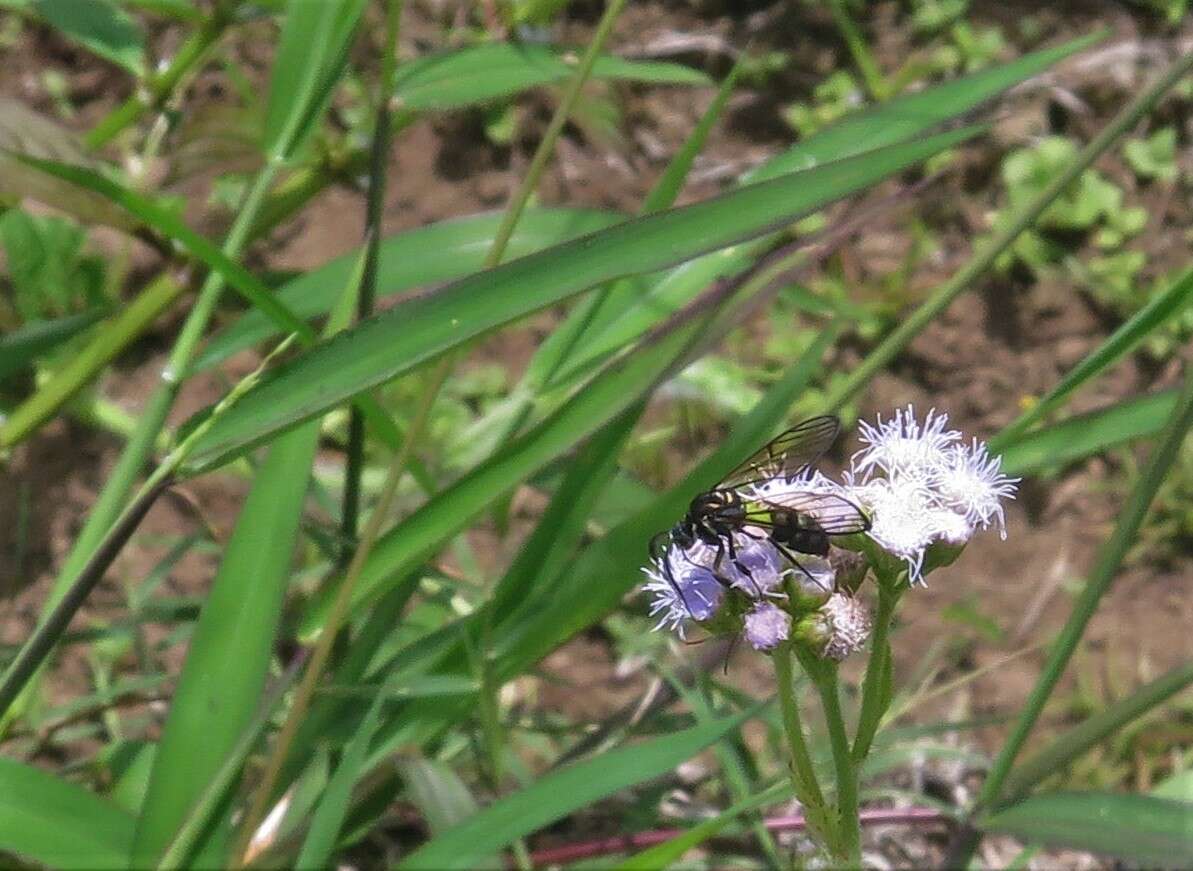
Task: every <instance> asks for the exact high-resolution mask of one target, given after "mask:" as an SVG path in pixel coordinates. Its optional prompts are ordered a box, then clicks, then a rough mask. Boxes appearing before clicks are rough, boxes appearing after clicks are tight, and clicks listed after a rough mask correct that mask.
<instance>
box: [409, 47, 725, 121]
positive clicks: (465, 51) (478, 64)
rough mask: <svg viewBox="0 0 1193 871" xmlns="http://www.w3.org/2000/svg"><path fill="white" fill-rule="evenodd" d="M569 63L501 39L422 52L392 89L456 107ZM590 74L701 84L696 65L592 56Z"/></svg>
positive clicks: (545, 76) (509, 90) (505, 93)
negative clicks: (593, 60) (438, 51)
mask: <svg viewBox="0 0 1193 871" xmlns="http://www.w3.org/2000/svg"><path fill="white" fill-rule="evenodd" d="M573 69H574V67H573V64H571V63H569V62H568V61H567V60H566V55H562V54H560V53H558V52H555V51H553V50H551V49H550V48H547V47H546V46H542V45H528V44H517V45H515V44H513V43H507V42H501V43H489V44H486V45H476V46H469V47H467V48H462V49H456V50H454V51H448V52H442V53H440V54H433V55H428V56H426V57H421V58H418V59H417V60H413V61H409V62H407V63H404V64H402V66H401V67H399V68H398V73H397V77H396V79H395V88H394V93H395V94H396V96H397V97H398V99H399V100H401V103H402V105H403V106H405V107H406V108H410V109H416V110H441V109H456V108H460V107H462V106H471V105H474V104H477V103H484V102H488V101H490V100H497V99H501V98H503V97H511V96H513V95H515V94H517V93H519V92H521V91H524V90H526V89H527V88H533V87H536V86H539V85H548V84H552V83H554V82H560V81H563V80H565V79H567V78H568V76H570V75H571V74H572V72H573ZM592 77H593V78H595V79H601V78H606V79H625V80H629V81H639V82H649V83H653V84H690V85H707V84H708V83H709V79H708V76H706V75H704V73H702V72H700V71H699V70H694V69H692V68H690V67H685V66H680V65H679V64H673V63H658V62H649V61H626V60H622V59H620V58H615V57H601V58H598V59H597V61H596V64H595V65H594V66H593V70H592Z"/></svg>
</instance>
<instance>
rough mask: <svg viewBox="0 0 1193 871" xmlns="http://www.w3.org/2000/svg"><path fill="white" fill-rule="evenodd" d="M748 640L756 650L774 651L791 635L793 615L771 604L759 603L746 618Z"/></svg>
mask: <svg viewBox="0 0 1193 871" xmlns="http://www.w3.org/2000/svg"><path fill="white" fill-rule="evenodd" d="M745 626H746V640H747V641H749V642H750V646H752V647H753V648H754V649H755V650H774V649H775V648H776V647H778V646H779V645H780V644H781V643H783V642H784V641H786V640H787V639H788V638H789V637H790V635H791V615H789V614H788V613H787V612H786V611H784V610H782V609H781V608H778V607H776V606H775V605H772V604H771V603H770V602H759V603H758V604H756V605H755V606H754V607H753V609H752V610H750V611H749V612H748V613H747V614H746V617H745Z"/></svg>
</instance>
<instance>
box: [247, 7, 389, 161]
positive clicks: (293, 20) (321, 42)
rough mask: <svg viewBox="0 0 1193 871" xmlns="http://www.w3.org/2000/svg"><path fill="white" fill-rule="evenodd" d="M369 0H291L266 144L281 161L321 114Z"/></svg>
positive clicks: (267, 112)
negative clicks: (366, 1)
mask: <svg viewBox="0 0 1193 871" xmlns="http://www.w3.org/2000/svg"><path fill="white" fill-rule="evenodd" d="M364 6H365V0H290V3H288V4H287V6H286V21H285V24H284V25H283V27H282V35H281V40H280V41H279V43H278V50H277V55H276V57H275V58H274V62H273V70H272V73H271V76H270V84H269V101H268V103H267V105H266V110H265V134H264V140H263V147H264V150H265V152H266V153H267V154H269V155H271V156H272V157H273V158H274V159H277V160H283V159H285V158H287V157H288V156H289V155H290V154H292V153H293V152H295V151H297V150H298V149H299V148H301V147H302V144H303V142H304V141H305V140H306V139H307V138H308V137H309V136H310V134H311V132H312V131H313V130H314V128H315V125H316V122H317V121H318V119H319V118H321V117H322V116H323V112H324V111H325V109H326V108H327V104H328V103H329V102H330V100H331V94H332V89H333V87H334V85H335V83H336V81H337V80H338V79H339V77H340V74H341V73H342V72H343V69H344V65H345V63H346V62H347V58H348V48H349V45H348V43H349V41H350V39H351V38H352V34H353V32H355V30H356V25H357V22H358V21H359V20H360V15H361V12H362V11H363V10H364Z"/></svg>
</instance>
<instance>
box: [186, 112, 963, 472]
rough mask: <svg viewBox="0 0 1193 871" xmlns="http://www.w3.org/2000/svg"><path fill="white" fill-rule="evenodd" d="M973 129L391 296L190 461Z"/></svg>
mask: <svg viewBox="0 0 1193 871" xmlns="http://www.w3.org/2000/svg"><path fill="white" fill-rule="evenodd" d="M976 132H977V131H976V130H975V129H972V128H966V129H963V130H960V131H956V132H953V133H946V134H941V135H939V136H933V137H930V138H927V139H924V140H922V141H920V142H914V143H908V144H902V145H895V146H891V147H890V148H886V149H882V150H879V151H873V152H869V153H867V154H865V155H862V156H860V157H856V158H852V159H849V160H843V161H839V162H836V163H829V164H825V165H824V166H821V167H817V168H816V169H813V170H809V171H807V172H800V173H793V174H791V175H788V176H781V177H780V178H777V179H775V180H773V181H770V182H765V183H762V184H759V185H752V186H750V187H746V188H742V189H740V190H737V191H733V192H731V193H729V194H725V195H723V196H720V197H716V198H713V199H710V200H706V201H704V202H701V203H696V204H694V205H690V206H685V207H683V208H678V209H673V210H671V211H667V212H661V213H658V214H655V215H651V216H648V217H644V218H639V219H636V220H633V221H627V222H625V223H623V224H619V225H617V226H615V227H612V228H610V229H608V230H604V231H602V232H599V233H595V234H592V235H590V236H585V237H582V238H580V239H577V240H575V241H574V242H569V243H565V244H563V245H558V246H555V247H553V248H550V249H548V250H546V251H542V252H539V253H538V254H532V255H530V256H527V257H523V258H521V259H520V260H515V261H513V262H511V263H507V264H504V265H502V266H499V267H497V268H495V269H491V270H488V271H486V272H482V273H478V274H476V275H473V276H470V277H469V278H465V279H462V280H461V281H457V282H455V283H454V284H451V285H449V286H448V287H446V288H443V289H442V290H440V291H439V292H437V293H434V294H431V295H428V296H423V297H419V298H416V299H412V300H409V301H407V302H405V303H402V304H400V305H397V306H395V307H393V308H391V309H389V310H388V311H385V312H382V313H381V314H378V315H375V316H374V317H372V318H370V319H368V320H365V321H362V322H361V323H359V324H358V325H357V326H356V327H354V328H353V329H351V330H348V331H347V332H345V333H343V334H341V335H340V336H338V337H336V338H333V339H331V340H329V341H327V342H324V343H321V344H319V345H318V346H316V347H314V348H311V349H309V350H307V351H305V352H303V353H302V354H300V355H298V356H297V357H296V358H295V359H293V360H292V361H290V362H289V363H287V364H284V365H282V366H280V367H278V368H277V369H276V370H274V371H273V372H272V373H270V375H268V376H267V377H266V378H265V379H264V380H263V381H262V382H261V383H260V384H259V385H257V386H256V387H255V388H254V389H253V390H250V391H249V392H248V393H247V394H246V395H245V396H244V397H243V398H242V399H241V400H240V402H238V403H237V405H236V406H235V407H234V408H232V409H231V410H230V411H229V412H228V413H227V414H225V415H223V416H221V417H220V418H219V420H217V421H215V422H214V425H213V426H212V427H211V428H210V429H209V430H208V431H207V432H206V433H205V434H204V436H203V437H202V438H201V439H200V440H199V441H198V442H197V443H196V445H195V452H194V454H192V457H191V471H192V472H197V471H200V470H203V469H209V468H212V467H214V466H217V465H219V464H220V463H223V462H226V461H228V460H230V459H232V458H234V457H235V456H238V455H240V454H242V453H243V452H244V451H246V450H248V449H249V448H251V447H252V446H254V445H256V444H259V443H261V442H263V441H265V440H267V439H269V438H270V437H272V436H273V435H275V434H276V433H278V432H280V431H283V430H285V429H287V428H289V427H292V426H296V425H297V424H299V423H301V422H302V421H303V420H307V419H309V418H311V417H314V416H316V415H318V414H321V413H323V412H325V411H327V410H328V409H330V408H333V407H335V406H336V405H339V404H341V403H343V402H344V401H345V400H346V399H348V398H350V397H352V396H354V395H355V394H357V393H360V392H361V391H364V390H368V389H370V388H372V387H376V386H378V385H380V384H384V383H385V382H387V381H389V380H391V379H393V378H395V377H396V376H398V375H400V374H402V373H404V372H407V371H409V370H410V369H412V368H413V367H415V366H417V365H418V364H420V363H423V362H425V361H427V360H429V359H431V358H433V357H435V356H437V355H439V354H441V353H443V352H444V351H447V350H450V349H452V348H454V347H457V346H459V345H461V344H463V343H465V342H468V341H471V340H472V339H474V338H476V337H477V336H479V335H481V334H483V333H485V332H487V331H489V330H492V329H494V328H496V327H499V326H501V325H503V324H506V323H508V322H510V321H512V320H515V319H517V318H520V317H524V316H525V315H528V314H530V313H532V312H534V311H538V310H539V309H541V308H544V307H546V306H548V305H552V304H554V303H557V302H560V301H562V300H565V299H568V298H569V297H571V296H574V295H575V294H577V293H579V292H581V291H583V290H586V289H588V288H590V287H592V286H594V285H596V284H600V283H602V282H605V281H609V280H612V279H615V278H620V277H622V276H625V275H632V274H635V273H642V272H653V271H655V270H657V269H661V268H664V267H666V266H669V265H673V264H675V263H679V262H681V261H683V260H686V259H689V258H691V257H695V256H698V255H700V254H704V253H707V252H709V251H711V250H715V249H718V248H722V247H726V246H728V245H733V244H735V243H737V242H741V241H745V240H746V239H749V238H752V237H754V236H757V235H761V234H764V233H766V232H768V231H770V230H773V229H775V228H776V227H777V226H780V225H782V224H785V223H787V222H789V221H791V220H793V219H795V218H797V217H799V216H800V215H804V214H807V213H808V212H810V211H812V210H814V209H816V208H819V207H820V206H823V205H825V204H826V203H828V202H831V201H833V200H835V199H839V198H840V197H842V196H845V195H847V194H849V193H852V192H854V191H856V190H859V189H861V188H864V187H866V186H868V185H870V184H873V183H874V182H876V181H878V180H880V179H882V178H884V177H886V176H888V175H890V174H892V173H894V172H896V171H898V170H899V169H901V168H903V167H906V166H909V165H911V164H914V163H916V162H917V161H919V160H922V159H924V158H925V157H927V156H929V155H931V154H934V153H936V152H937V151H939V150H941V149H942V148H946V147H949V146H950V145H955V144H957V143H959V142H962V141H964V140H966V139H968V138H970V137H971V136H973V135H974V134H975V133H976Z"/></svg>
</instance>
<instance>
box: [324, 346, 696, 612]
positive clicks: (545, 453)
mask: <svg viewBox="0 0 1193 871" xmlns="http://www.w3.org/2000/svg"><path fill="white" fill-rule="evenodd" d="M692 338H693V329H692V326H691V325H689V326H688V328H687V329H683V330H677V331H675V332H673V333H672V334H671V335H669V336H666V337H664V338H662V339H661V340H660V341H659V342H657V343H656V344H655V345H654V346H653V347H652V348H650V349H649V351H646V352H643V353H642V354H639V355H635V356H634V357H631V358H628V359H627V360H626V361H625V362H624V364H623V365H621V366H618V367H615V368H613V369H610V370H609V371H608V372H605V373H602V376H601V377H599V378H597V379H595V380H594V381H592V382H591V383H590V384H588V385H587V387H586V388H585V390H583V391H582V392H580V393H578V394H577V395H576V396H575V397H573V398H572V400H571V401H570V402H568V403H567V404H566V405H564V406H563V407H561V408H560V409H559V410H558V411H557V412H556V413H555V414H553V415H552V416H551V417H549V418H547V419H546V420H544V421H543V422H542V423H541V424H540V425H539V426H537V427H535V428H534V429H532V430H530V431H529V432H527V433H526V434H525V435H524V436H522V437H521V438H519V439H517V440H516V441H514V442H512V443H510V444H509V445H507V446H506V448H505V449H504V450H502V451H500V452H499V453H497V454H496V455H495V456H493V457H492V458H491V459H490V460H488V461H486V462H485V463H484V464H483V465H481V466H479V467H477V468H476V469H473V470H472V471H471V472H470V473H469V474H467V475H465V476H464V477H463V478H461V479H460V480H459V481H456V482H455V483H454V484H452V485H451V486H450V487H448V488H446V489H444V490H442V491H441V492H439V493H438V494H436V495H435V496H434V497H433V498H432V499H431V500H430V501H429V502H428V503H427V504H426V505H424V506H422V507H421V508H420V509H419V510H418V511H416V512H415V513H414V514H412V515H411V516H410V517H408V518H407V519H406V520H405V521H403V522H402V523H400V524H399V525H398V526H396V527H394V528H393V529H392V530H390V531H389V532H388V533H386V534H385V535H383V536H382V537H381V538H380V539H378V541H377V544H376V546H375V547H374V549H373V552H372V553H371V554H370V556H369V559H368V561H367V562H366V563H365V565H364V567H363V569H362V570H361V573H360V580H359V582H358V584H357V587H356V593H355V596H354V602H355V603H356V604H359V603H360V602H362V601H364V600H366V599H367V598H370V597H375V596H376V595H377V594H378V593H379V591H380V590H381V589H382V587H383V585H384V584H385V583H386V582H387V581H388V580H390V579H392V578H395V577H399V576H401V575H404V574H406V573H407V572H409V571H411V570H413V569H415V568H417V567H418V566H419V565H420V564H421V563H422V562H423V561H424V560H426V559H427V558H428V557H430V556H431V555H432V554H433V553H434V552H435V551H436V550H438V549H439V548H441V547H442V546H443V544H444V543H445V542H446V541H448V540H449V539H450V537H451V536H452V535H454V534H456V533H457V532H459V531H460V530H462V529H464V528H465V527H466V526H467V525H468V523H469V522H471V520H472V519H473V518H474V517H476V516H477V514H479V513H480V512H482V511H484V509H485V508H486V507H487V506H488V505H489V504H491V503H492V502H493V501H494V500H496V499H497V498H499V497H500V496H501V495H502V494H503V493H506V492H509V491H510V490H511V489H512V488H513V487H514V486H516V485H517V483H518V482H519V481H522V480H524V479H525V478H526V477H528V476H529V475H531V474H533V473H534V472H536V471H538V470H539V469H541V468H543V467H544V466H546V464H547V463H549V462H550V461H551V460H553V459H555V458H556V457H558V456H560V455H561V454H562V453H564V452H565V451H567V450H568V449H569V448H571V447H572V446H573V445H574V444H575V443H576V442H577V441H579V440H580V439H581V438H583V437H585V436H586V435H588V434H589V433H591V432H592V431H593V430H595V429H597V428H598V427H600V426H601V425H602V424H603V423H604V422H606V421H608V420H610V419H612V418H613V417H614V416H616V415H617V414H619V413H621V412H622V411H623V410H624V409H625V408H627V407H628V406H630V405H633V404H635V403H637V402H638V401H639V398H640V397H641V396H642V394H643V393H644V391H647V390H649V389H650V388H651V387H652V386H653V385H654V384H655V383H656V382H657V380H658V379H659V378H660V377H661V376H662V375H663V373H665V372H666V371H667V370H668V368H669V367H670V366H672V365H673V363H674V361H675V360H676V358H677V357H678V356H679V355H681V354H682V353H683V351H684V349H685V348H686V347H687V346H688V345H689V344H690V342H691V341H692ZM328 606H329V600H328V595H320V596H317V597H315V598H314V599H313V600H312V602H311V605H310V607H309V608H308V611H307V615H306V617H305V619H304V620H303V622H302V630H301V631H302V634H304V635H309V634H311V633H313V632H316V631H318V630H319V629H320V628H321V626H322V622H323V619H324V615H325V614H326V611H327V608H328Z"/></svg>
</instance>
